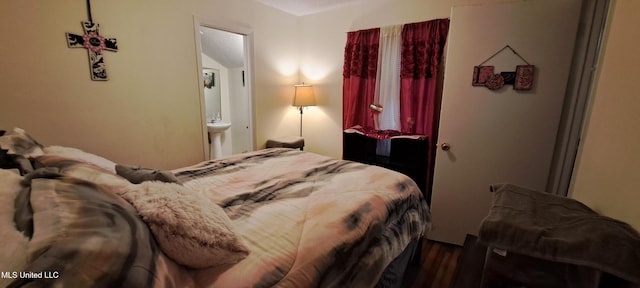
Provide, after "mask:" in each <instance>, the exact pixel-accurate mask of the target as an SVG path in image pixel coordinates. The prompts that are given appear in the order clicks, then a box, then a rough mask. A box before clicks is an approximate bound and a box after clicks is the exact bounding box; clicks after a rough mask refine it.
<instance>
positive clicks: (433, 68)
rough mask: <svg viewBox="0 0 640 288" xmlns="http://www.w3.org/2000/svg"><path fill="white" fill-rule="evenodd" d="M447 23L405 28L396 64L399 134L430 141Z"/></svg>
mask: <svg viewBox="0 0 640 288" xmlns="http://www.w3.org/2000/svg"><path fill="white" fill-rule="evenodd" d="M448 32H449V19H436V20H431V21H426V22H420V23H411V24H405V25H404V26H403V28H402V52H401V53H402V60H401V63H400V65H401V66H400V121H401V127H402V128H401V129H402V132H403V133H408V134H420V135H427V136H428V137H429V138H430V139H431V138H433V134H434V132H436V131H437V128H438V127H437V122H438V118H439V116H440V115H437V114H439V113H438V111H439V110H440V99H439V98H440V95H437V94H438V93H437V92H438V91H437V86H438V81H437V80H438V79H437V78H438V77H437V76H438V68H439V67H440V60H441V59H442V53H443V52H444V46H445V42H446V39H447V34H448Z"/></svg>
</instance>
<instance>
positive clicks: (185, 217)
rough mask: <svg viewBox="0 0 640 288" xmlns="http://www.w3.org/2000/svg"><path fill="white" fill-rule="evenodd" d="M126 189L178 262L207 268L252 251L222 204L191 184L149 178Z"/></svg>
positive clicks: (157, 237) (169, 254) (159, 242)
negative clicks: (186, 185)
mask: <svg viewBox="0 0 640 288" xmlns="http://www.w3.org/2000/svg"><path fill="white" fill-rule="evenodd" d="M123 192H124V193H123V194H122V195H121V196H122V197H123V198H125V199H126V200H127V201H129V202H130V203H132V204H133V206H135V207H136V209H137V210H138V213H139V214H140V216H141V217H142V219H143V220H144V221H145V222H146V223H147V225H149V228H151V231H152V233H153V234H154V235H155V237H156V240H157V241H158V244H159V245H160V248H161V249H162V251H163V252H164V253H165V254H166V255H167V256H169V257H170V258H171V259H173V260H174V261H175V262H176V263H179V264H182V265H184V266H187V267H191V268H205V267H212V266H217V265H221V264H229V263H237V262H239V261H240V260H242V259H243V258H245V257H246V256H247V255H248V254H249V251H248V250H247V248H246V246H245V245H244V244H243V243H242V241H241V240H240V238H239V237H238V236H237V235H236V234H235V232H234V231H233V228H232V224H231V220H230V219H229V217H228V216H227V214H225V212H224V210H222V207H220V206H218V205H216V204H214V203H212V202H211V201H210V200H209V199H207V198H206V197H204V196H202V195H200V194H198V193H197V192H195V191H192V190H190V189H189V188H186V187H184V186H182V185H180V184H176V183H164V182H158V181H146V182H142V183H141V184H138V185H131V186H130V187H129V189H128V190H127V191H123Z"/></svg>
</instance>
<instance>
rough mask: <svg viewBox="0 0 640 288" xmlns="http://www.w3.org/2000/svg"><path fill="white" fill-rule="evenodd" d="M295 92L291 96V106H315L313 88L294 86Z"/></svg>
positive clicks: (309, 86)
mask: <svg viewBox="0 0 640 288" xmlns="http://www.w3.org/2000/svg"><path fill="white" fill-rule="evenodd" d="M295 87H296V92H295V94H294V96H293V106H297V107H305V106H316V97H315V96H314V95H313V86H311V85H304V84H302V85H295Z"/></svg>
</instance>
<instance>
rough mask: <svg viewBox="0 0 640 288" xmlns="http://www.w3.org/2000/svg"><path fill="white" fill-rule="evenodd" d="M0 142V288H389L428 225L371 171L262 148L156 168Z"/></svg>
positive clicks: (21, 136) (28, 141) (411, 197)
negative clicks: (58, 287) (43, 287)
mask: <svg viewBox="0 0 640 288" xmlns="http://www.w3.org/2000/svg"><path fill="white" fill-rule="evenodd" d="M0 134H3V135H1V136H0V148H1V149H2V150H0V152H1V153H0V164H1V165H2V168H4V169H0V181H1V182H0V183H2V185H0V194H1V195H0V199H1V200H0V206H2V208H1V209H0V211H2V212H0V233H2V234H3V235H7V236H6V237H4V238H3V239H2V240H0V250H2V254H3V255H7V257H3V259H1V260H0V271H4V272H2V277H1V278H0V287H4V286H8V287H32V286H38V287H39V286H41V285H53V284H56V285H62V286H63V287H71V286H73V287H375V286H378V287H380V286H383V287H384V286H398V284H401V281H402V274H401V273H402V271H403V270H404V269H406V264H407V262H408V261H407V260H406V259H408V257H410V256H411V255H412V254H413V250H414V249H415V247H416V243H417V241H418V240H419V239H421V238H422V237H423V236H424V235H425V233H427V232H428V231H429V229H430V225H431V219H430V213H429V208H428V205H427V203H426V201H425V199H424V197H423V196H422V193H421V191H420V190H419V189H418V187H417V186H416V184H415V182H414V181H413V180H411V179H410V178H408V177H406V176H404V175H403V174H400V173H397V172H394V171H391V170H387V169H384V168H381V167H377V166H371V165H365V164H360V163H356V162H351V161H345V160H337V159H332V158H329V157H325V156H321V155H317V154H314V153H310V152H304V151H300V150H294V149H287V148H273V149H265V150H259V151H254V152H249V153H244V154H239V155H234V156H231V157H227V158H223V159H219V160H212V161H204V162H202V163H198V164H196V165H193V166H190V167H184V168H180V169H175V170H171V171H162V170H154V169H148V168H140V167H137V166H130V165H127V164H126V163H125V164H121V163H114V162H112V161H110V160H108V159H105V158H103V157H100V156H98V155H94V154H91V153H87V152H85V151H82V150H79V149H76V148H73V147H62V146H44V145H42V144H40V143H38V142H37V141H36V140H35V139H34V138H33V137H31V136H30V135H29V134H27V132H25V131H24V130H21V129H14V130H12V131H9V132H6V133H0ZM417 250H419V249H417ZM400 259H402V261H400V262H401V263H400V264H398V263H399V260H400ZM396 266H397V267H399V269H398V268H395V267H396Z"/></svg>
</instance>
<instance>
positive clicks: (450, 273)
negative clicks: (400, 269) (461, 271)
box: [411, 239, 462, 288]
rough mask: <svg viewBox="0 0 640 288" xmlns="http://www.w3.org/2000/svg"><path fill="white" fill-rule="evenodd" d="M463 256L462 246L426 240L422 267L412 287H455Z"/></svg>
mask: <svg viewBox="0 0 640 288" xmlns="http://www.w3.org/2000/svg"><path fill="white" fill-rule="evenodd" d="M461 254H462V247H460V246H457V245H452V244H446V243H440V242H435V241H430V240H426V239H425V241H423V243H422V254H421V259H420V267H419V270H418V273H417V275H416V276H415V280H414V281H413V284H412V285H411V287H413V288H427V287H434V288H450V287H453V283H454V281H455V277H456V267H457V265H458V259H459V258H460V255H461Z"/></svg>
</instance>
